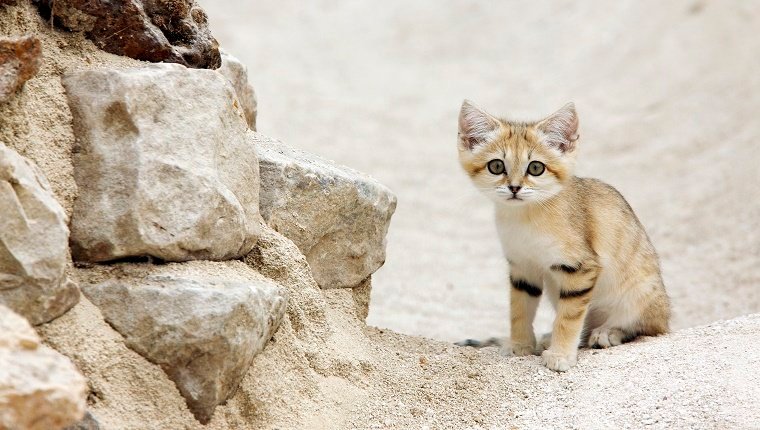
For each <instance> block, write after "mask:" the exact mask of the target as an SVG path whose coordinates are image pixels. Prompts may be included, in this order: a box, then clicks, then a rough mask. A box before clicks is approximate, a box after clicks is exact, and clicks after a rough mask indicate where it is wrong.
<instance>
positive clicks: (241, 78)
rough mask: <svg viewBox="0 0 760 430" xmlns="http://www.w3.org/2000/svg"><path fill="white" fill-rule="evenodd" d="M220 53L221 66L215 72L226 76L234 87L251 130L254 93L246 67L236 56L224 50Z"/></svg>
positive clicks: (253, 117)
mask: <svg viewBox="0 0 760 430" xmlns="http://www.w3.org/2000/svg"><path fill="white" fill-rule="evenodd" d="M221 53H222V66H221V67H220V68H219V69H217V72H219V73H221V74H222V76H224V77H225V78H227V79H228V80H229V81H230V83H232V86H233V87H234V88H235V93H237V96H238V100H239V101H240V104H241V105H242V107H243V112H245V120H246V121H247V122H248V126H249V127H250V128H251V130H254V131H255V130H256V107H257V104H256V93H255V92H254V91H253V87H252V86H251V84H250V83H248V69H247V68H246V67H245V65H243V63H241V62H240V60H238V59H237V58H235V57H233V56H232V55H230V54H229V53H227V52H225V51H224V50H222V51H221Z"/></svg>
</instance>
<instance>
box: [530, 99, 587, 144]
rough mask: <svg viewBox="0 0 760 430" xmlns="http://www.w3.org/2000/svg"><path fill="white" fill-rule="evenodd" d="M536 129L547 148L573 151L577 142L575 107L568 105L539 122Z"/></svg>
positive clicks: (571, 104)
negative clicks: (542, 137)
mask: <svg viewBox="0 0 760 430" xmlns="http://www.w3.org/2000/svg"><path fill="white" fill-rule="evenodd" d="M536 128H537V129H539V130H541V131H542V132H543V133H544V136H545V139H546V140H545V142H544V143H546V144H547V145H548V146H551V147H554V148H557V149H559V150H560V151H562V152H571V151H573V150H574V149H575V141H576V140H578V114H577V113H576V112H575V105H574V104H573V103H568V104H566V105H564V106H562V108H561V109H560V110H558V111H557V112H554V113H553V114H551V115H549V116H548V117H546V118H545V119H543V120H541V121H540V122H539V123H538V124H537V125H536Z"/></svg>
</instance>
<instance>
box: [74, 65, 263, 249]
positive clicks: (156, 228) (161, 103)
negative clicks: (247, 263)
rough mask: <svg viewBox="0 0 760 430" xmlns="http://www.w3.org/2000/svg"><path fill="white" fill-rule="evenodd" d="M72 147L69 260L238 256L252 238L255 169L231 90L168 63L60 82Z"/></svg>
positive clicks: (217, 79)
mask: <svg viewBox="0 0 760 430" xmlns="http://www.w3.org/2000/svg"><path fill="white" fill-rule="evenodd" d="M64 85H65V87H66V91H67V94H68V97H69V104H70V106H71V109H72V113H73V115H74V131H75V133H76V135H77V140H78V144H79V147H77V148H76V149H75V154H74V168H75V171H74V176H75V180H76V182H77V185H78V186H79V198H78V199H77V201H76V203H75V205H74V213H73V215H72V221H71V236H72V237H71V245H72V255H73V257H74V258H75V259H77V260H86V261H94V262H100V261H108V260H114V259H119V258H124V257H131V256H142V255H150V256H154V257H158V258H161V259H164V260H170V261H186V260H192V259H207V260H223V259H229V258H237V257H242V256H244V255H245V254H247V253H248V252H249V251H250V250H251V248H252V247H253V246H254V245H255V243H256V239H257V237H258V234H259V223H260V216H259V213H258V200H259V198H258V178H259V172H258V161H257V158H256V152H255V148H254V142H253V138H252V132H250V131H248V127H247V126H246V123H245V119H244V115H243V112H242V110H241V109H240V107H239V106H238V104H237V103H236V102H235V100H236V98H235V93H234V90H233V88H232V86H231V85H230V84H229V83H228V82H227V80H226V79H224V78H223V77H222V76H220V75H219V74H218V73H216V72H214V71H211V70H194V69H187V68H185V67H182V66H179V65H175V64H163V65H150V66H148V67H145V68H139V69H129V70H91V71H85V72H78V73H74V74H72V75H69V76H67V77H65V78H64Z"/></svg>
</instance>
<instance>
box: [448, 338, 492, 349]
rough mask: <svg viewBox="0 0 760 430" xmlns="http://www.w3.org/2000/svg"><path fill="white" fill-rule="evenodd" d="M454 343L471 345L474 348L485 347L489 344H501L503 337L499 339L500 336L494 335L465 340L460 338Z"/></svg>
mask: <svg viewBox="0 0 760 430" xmlns="http://www.w3.org/2000/svg"><path fill="white" fill-rule="evenodd" d="M454 345H457V346H471V347H473V348H485V347H487V346H501V339H499V338H498V337H492V338H489V339H486V340H477V339H465V340H460V341H459V342H455V343H454Z"/></svg>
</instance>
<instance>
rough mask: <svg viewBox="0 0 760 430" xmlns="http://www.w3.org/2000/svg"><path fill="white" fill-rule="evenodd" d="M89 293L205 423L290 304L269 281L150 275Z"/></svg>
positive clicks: (106, 284)
mask: <svg viewBox="0 0 760 430" xmlns="http://www.w3.org/2000/svg"><path fill="white" fill-rule="evenodd" d="M83 290H84V293H85V295H86V296H87V297H88V298H89V299H90V300H91V301H92V302H93V303H94V304H95V305H96V306H98V307H99V308H100V309H101V311H102V313H103V316H104V318H105V319H106V321H107V322H108V323H109V324H110V325H111V326H112V327H113V328H114V329H116V331H118V332H119V333H121V335H122V336H124V338H125V343H126V345H127V346H128V347H129V348H131V349H133V350H134V351H136V352H137V353H139V354H140V355H142V356H143V357H145V358H146V359H148V360H150V361H151V362H153V363H156V364H158V365H160V366H161V368H162V369H164V371H165V372H166V374H167V375H168V376H169V378H170V379H171V380H172V381H174V383H175V384H176V385H177V388H179V391H180V393H182V395H183V396H184V397H185V400H186V401H187V405H188V407H189V408H190V410H191V411H192V412H193V414H194V415H195V417H196V418H197V419H198V421H200V422H201V423H204V424H205V423H207V422H208V421H209V420H210V419H211V415H212V414H213V412H214V408H215V407H216V406H217V405H218V404H220V403H222V402H224V401H225V400H227V399H228V398H229V397H230V396H231V395H232V394H233V393H234V392H235V390H236V389H237V386H238V384H239V383H240V381H241V380H242V378H243V376H244V375H245V373H246V372H247V371H248V368H249V367H250V365H251V362H252V360H253V357H254V356H255V355H256V354H258V353H259V352H260V351H261V350H262V349H263V348H264V345H265V344H266V342H267V341H268V340H269V338H270V337H271V336H272V334H274V331H275V330H276V329H277V326H278V325H279V323H280V321H281V319H282V315H283V313H284V311H285V306H286V299H285V295H284V294H285V292H284V289H281V288H280V287H279V286H277V285H276V284H274V283H272V282H270V281H266V280H265V279H264V278H263V277H262V278H261V280H260V281H257V282H253V281H249V282H247V283H244V282H240V281H227V280H220V279H210V278H201V279H197V278H196V279H193V278H183V277H178V276H149V277H147V278H123V279H113V280H108V281H105V282H103V283H100V284H90V285H87V286H85V287H83Z"/></svg>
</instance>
